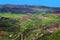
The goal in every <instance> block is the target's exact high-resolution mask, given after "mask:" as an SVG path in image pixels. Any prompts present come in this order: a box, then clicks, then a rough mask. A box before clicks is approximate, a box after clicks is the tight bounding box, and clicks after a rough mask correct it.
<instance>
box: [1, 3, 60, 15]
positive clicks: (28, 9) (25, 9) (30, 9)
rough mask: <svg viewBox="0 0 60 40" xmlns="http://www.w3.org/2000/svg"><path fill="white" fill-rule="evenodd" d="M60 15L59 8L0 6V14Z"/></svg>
mask: <svg viewBox="0 0 60 40" xmlns="http://www.w3.org/2000/svg"><path fill="white" fill-rule="evenodd" d="M8 12H11V13H17V14H21V13H22V14H25V13H60V8H57V7H47V6H34V5H12V4H6V5H0V13H8Z"/></svg>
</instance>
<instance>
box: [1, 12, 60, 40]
mask: <svg viewBox="0 0 60 40" xmlns="http://www.w3.org/2000/svg"><path fill="white" fill-rule="evenodd" d="M59 28H60V16H57V15H55V14H54V15H52V14H9V13H8V14H7V13H3V14H0V37H1V38H0V39H1V40H60V38H59V37H60V29H59Z"/></svg>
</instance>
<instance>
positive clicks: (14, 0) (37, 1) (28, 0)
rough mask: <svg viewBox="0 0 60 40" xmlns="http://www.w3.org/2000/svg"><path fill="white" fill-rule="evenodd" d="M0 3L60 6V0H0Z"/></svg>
mask: <svg viewBox="0 0 60 40" xmlns="http://www.w3.org/2000/svg"><path fill="white" fill-rule="evenodd" d="M0 4H20V5H22V4H23V5H24V4H26V5H44V6H52V7H60V0H0Z"/></svg>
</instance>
